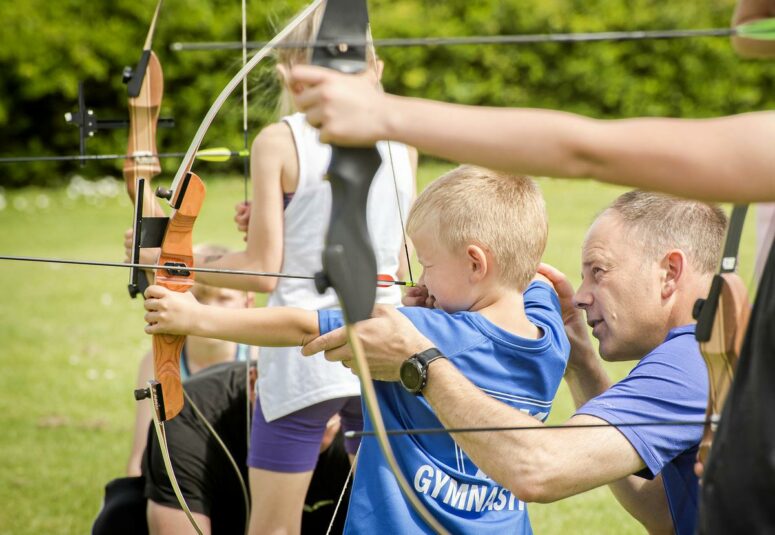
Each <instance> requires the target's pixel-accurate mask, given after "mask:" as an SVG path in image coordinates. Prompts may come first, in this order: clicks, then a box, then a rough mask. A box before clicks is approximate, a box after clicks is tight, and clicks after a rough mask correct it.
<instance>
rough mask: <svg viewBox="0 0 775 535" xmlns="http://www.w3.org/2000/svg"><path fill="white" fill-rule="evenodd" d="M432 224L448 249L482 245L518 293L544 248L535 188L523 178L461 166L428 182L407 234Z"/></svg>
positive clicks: (543, 226) (538, 195) (543, 225)
mask: <svg viewBox="0 0 775 535" xmlns="http://www.w3.org/2000/svg"><path fill="white" fill-rule="evenodd" d="M427 226H432V228H433V231H434V232H436V233H437V235H438V237H439V240H440V242H441V243H443V244H444V245H446V246H447V247H449V248H450V249H451V250H457V249H459V248H461V247H465V246H467V245H469V244H476V245H479V246H480V247H483V248H485V249H488V250H489V251H490V252H491V253H492V255H493V257H494V259H495V263H496V264H497V267H498V269H499V270H500V273H501V280H502V282H504V283H505V284H508V285H510V286H513V287H515V288H517V289H518V290H519V291H523V290H524V289H525V288H526V287H527V285H528V284H529V283H530V280H531V279H532V278H533V276H535V273H536V269H537V268H538V263H539V262H540V261H541V256H542V255H543V253H544V249H545V248H546V237H547V233H548V223H547V216H546V205H545V203H544V198H543V196H542V195H541V190H540V189H539V188H538V186H537V185H536V183H535V182H533V181H532V180H531V179H530V178H528V177H525V176H518V175H511V174H507V173H501V172H498V171H492V170H490V169H484V168H482V167H475V166H472V165H463V166H460V167H457V168H456V169H453V170H452V171H450V172H448V173H446V174H444V175H442V176H441V177H439V178H438V179H436V180H435V181H433V182H432V183H431V184H430V185H429V186H428V187H427V188H425V190H424V191H423V192H422V194H421V195H420V196H419V197H418V198H417V201H416V202H415V203H414V205H413V206H412V210H411V212H410V213H409V219H408V221H407V232H408V233H409V234H410V235H412V234H415V233H416V232H417V231H418V230H420V229H421V228H425V227H427Z"/></svg>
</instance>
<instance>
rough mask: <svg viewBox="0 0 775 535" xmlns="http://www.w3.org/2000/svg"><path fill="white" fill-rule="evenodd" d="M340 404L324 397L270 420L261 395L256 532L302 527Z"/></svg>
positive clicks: (254, 483)
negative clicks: (328, 430) (323, 444)
mask: <svg viewBox="0 0 775 535" xmlns="http://www.w3.org/2000/svg"><path fill="white" fill-rule="evenodd" d="M341 406H342V402H341V400H330V401H324V402H322V403H318V404H316V405H313V406H311V407H307V408H306V409H302V410H300V411H297V412H294V413H292V414H289V415H287V416H284V417H282V418H278V419H277V420H274V421H272V422H267V421H266V419H265V418H264V414H263V411H262V410H261V402H260V400H256V409H255V411H254V413H253V427H252V431H251V437H252V438H251V444H250V454H249V456H248V466H249V467H250V472H249V473H250V493H251V497H252V511H251V515H250V533H251V535H264V534H272V535H274V534H277V535H281V534H282V535H286V534H287V535H295V534H298V533H299V532H300V531H301V517H302V512H303V510H304V498H305V496H306V494H307V489H308V488H309V483H310V480H311V479H312V472H313V470H314V468H315V465H316V463H317V459H318V455H319V453H320V444H321V440H322V438H323V434H324V432H325V430H326V424H327V422H328V420H329V419H330V418H331V416H332V415H334V414H336V412H337V411H338V410H339V409H340V407H341Z"/></svg>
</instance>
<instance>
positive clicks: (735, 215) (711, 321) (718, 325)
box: [694, 205, 751, 464]
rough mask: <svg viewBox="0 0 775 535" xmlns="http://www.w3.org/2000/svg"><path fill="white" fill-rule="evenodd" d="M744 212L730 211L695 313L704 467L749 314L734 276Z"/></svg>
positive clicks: (741, 207)
mask: <svg viewBox="0 0 775 535" xmlns="http://www.w3.org/2000/svg"><path fill="white" fill-rule="evenodd" d="M747 210H748V205H736V206H735V207H734V208H733V210H732V216H731V217H730V219H729V228H728V229H727V237H726V242H725V244H724V254H723V256H722V259H721V268H720V269H719V272H718V273H717V274H716V275H715V276H714V277H713V282H712V283H711V288H710V292H709V293H708V297H707V299H700V300H698V301H697V303H696V305H695V310H694V317H695V319H696V320H697V328H696V333H695V337H696V338H697V341H698V342H699V343H700V352H701V353H702V358H703V359H704V360H705V364H706V365H707V367H708V407H707V410H706V412H705V426H704V429H703V433H702V440H701V442H700V449H699V451H698V452H697V459H698V460H699V462H701V463H703V464H704V463H705V462H707V459H708V455H709V454H710V450H711V445H712V444H713V435H714V433H715V431H716V427H717V426H718V421H719V418H720V415H721V410H722V409H723V407H724V402H725V401H726V399H727V393H728V392H729V387H730V386H731V384H732V379H733V377H734V373H735V367H736V366H737V360H738V358H739V356H740V348H741V346H742V344H743V339H744V338H745V331H746V329H747V327H748V319H749V317H750V315H751V306H750V303H749V301H748V290H747V289H746V287H745V284H744V283H743V281H742V280H741V279H740V276H739V275H738V274H737V273H735V269H736V268H737V254H738V249H739V247H740V236H741V234H742V231H743V223H744V222H745V215H746V212H747Z"/></svg>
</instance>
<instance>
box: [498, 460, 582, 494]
mask: <svg viewBox="0 0 775 535" xmlns="http://www.w3.org/2000/svg"><path fill="white" fill-rule="evenodd" d="M527 459H529V460H527ZM555 464H556V463H552V459H551V458H550V457H549V456H548V455H545V454H542V453H539V454H538V455H536V456H535V457H532V458H530V457H527V458H526V460H525V461H524V466H519V465H518V464H517V463H515V465H514V468H516V470H514V471H513V472H512V473H511V474H509V476H508V478H507V481H505V482H504V483H505V486H506V488H508V489H509V490H510V491H511V493H512V494H514V495H515V496H516V497H517V498H519V499H520V500H522V501H523V502H529V503H552V502H556V501H557V500H559V499H561V498H564V497H566V496H567V495H568V494H567V493H564V492H562V489H561V488H560V487H559V485H558V483H562V480H561V479H560V478H558V477H557V476H558V475H559V474H560V473H561V472H558V467H557V466H555Z"/></svg>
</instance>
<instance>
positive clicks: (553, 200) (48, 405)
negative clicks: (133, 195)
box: [0, 164, 752, 535]
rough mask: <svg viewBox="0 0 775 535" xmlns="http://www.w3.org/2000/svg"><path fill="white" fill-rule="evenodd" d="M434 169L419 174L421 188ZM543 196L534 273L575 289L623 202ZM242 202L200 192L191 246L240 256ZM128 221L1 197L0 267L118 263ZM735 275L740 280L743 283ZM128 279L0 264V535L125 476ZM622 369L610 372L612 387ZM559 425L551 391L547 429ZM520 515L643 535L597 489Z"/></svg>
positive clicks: (561, 405)
mask: <svg viewBox="0 0 775 535" xmlns="http://www.w3.org/2000/svg"><path fill="white" fill-rule="evenodd" d="M446 168H447V166H443V165H440V164H430V165H425V166H423V167H422V168H421V182H422V183H427V181H428V180H430V179H432V178H433V177H434V176H436V175H437V174H438V173H439V172H440V171H442V170H444V169H446ZM206 180H207V179H206ZM541 186H542V188H543V190H544V193H545V196H546V199H547V204H548V206H549V213H550V222H551V223H550V239H549V247H548V250H547V254H546V261H547V262H549V263H552V264H554V265H556V266H557V267H558V268H560V269H562V270H564V271H565V272H567V273H568V274H569V275H570V276H571V277H572V279H573V280H574V281H576V282H577V281H578V275H577V274H578V272H579V264H578V258H579V247H580V243H581V240H582V238H583V235H584V232H585V230H586V227H587V225H588V224H589V223H590V222H591V220H592V218H593V217H594V215H595V214H596V213H597V212H598V211H599V210H600V209H601V208H602V207H603V206H604V205H605V204H606V203H608V202H609V201H610V200H611V199H613V198H614V197H615V196H616V195H617V194H618V193H620V192H621V191H623V190H621V189H619V188H614V187H609V186H602V185H599V184H596V183H593V182H589V181H580V182H571V181H565V180H557V181H548V180H541ZM0 191H1V190H0ZM241 198H242V181H241V179H239V180H238V179H223V180H209V181H208V199H207V202H206V203H205V209H204V211H203V214H202V216H201V220H200V221H199V222H198V224H197V227H196V235H195V241H196V242H218V243H225V244H227V245H231V246H234V247H239V246H240V245H241V243H242V240H241V236H240V235H239V234H237V233H236V232H235V230H234V227H233V223H232V220H231V217H232V207H233V205H234V204H235V203H236V202H238V201H239V200H240V199H241ZM130 221H131V208H130V203H129V201H128V199H127V198H126V195H125V194H124V192H123V185H121V184H119V183H117V182H110V181H108V180H106V181H104V182H103V183H101V185H99V186H97V187H94V186H93V185H92V186H89V185H84V184H82V183H80V182H78V181H74V182H72V183H71V185H70V187H69V188H67V189H66V190H65V189H62V190H57V191H50V190H37V189H26V190H21V191H12V192H5V193H4V194H0V255H37V256H50V257H64V258H77V259H90V260H107V261H116V260H121V258H122V256H123V249H122V233H123V231H124V229H125V228H127V227H128V226H129V224H130ZM750 231H751V229H750V228H749V229H748V237H747V238H746V241H745V245H746V247H744V254H743V256H744V263H743V265H744V266H746V267H749V266H750V265H751V260H750V259H751V254H752V251H751V247H752V245H751V244H752V239H751V235H750ZM743 273H744V277H745V280H749V278H750V275H749V273H750V269H749V270H748V271H746V270H744V272H743ZM127 275H128V273H127V270H126V269H112V268H90V267H81V266H72V267H70V266H57V265H47V264H22V263H14V262H0V340H1V341H2V348H1V349H0V369H1V370H2V371H1V372H0V429H2V432H1V433H0V504H2V506H0V533H3V534H18V535H21V534H39V533H57V534H69V533H73V534H82V533H87V532H88V531H89V528H90V526H91V522H92V519H93V518H94V515H95V514H96V512H97V510H98V509H99V506H100V500H101V497H102V492H103V486H104V484H105V483H106V482H107V481H108V480H110V479H112V478H114V477H117V476H120V475H122V474H123V471H124V465H125V462H126V458H127V455H128V453H129V446H130V432H131V426H132V417H133V410H134V404H135V401H134V399H133V397H132V389H133V384H134V377H135V373H136V369H137V364H138V362H139V360H140V358H141V356H142V355H143V353H144V352H145V351H146V350H147V348H148V347H149V345H150V340H149V339H148V338H147V337H146V336H145V335H144V334H143V320H142V313H141V311H142V304H141V302H140V300H135V301H133V300H131V299H128V297H127V292H126V282H127ZM630 367H631V365H630V364H622V365H616V366H610V367H609V370H610V372H611V374H612V376H614V377H615V378H619V377H622V376H623V375H624V374H626V373H627V371H628V370H629V368H630ZM571 413H572V404H571V400H570V396H569V394H568V392H567V391H566V390H565V388H564V386H563V387H562V389H561V391H560V393H559V395H558V398H557V400H556V403H555V406H554V410H553V413H552V417H551V421H555V422H556V421H561V420H562V419H564V418H566V417H568V416H569V415H570V414H571ZM530 507H531V517H532V519H533V525H534V529H535V531H536V532H537V533H589V534H600V533H617V534H625V533H642V532H643V530H642V529H641V528H640V527H639V526H638V525H637V523H636V522H634V521H633V520H631V519H630V518H629V517H628V515H627V514H626V513H625V512H624V511H623V510H622V509H621V508H620V507H619V506H618V505H617V504H616V502H615V501H614V499H613V497H612V496H611V494H610V492H609V491H608V490H607V489H598V490H596V491H593V492H588V493H585V494H583V495H580V496H577V497H575V498H572V499H569V500H564V501H562V502H560V503H557V504H552V505H531V506H530Z"/></svg>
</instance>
